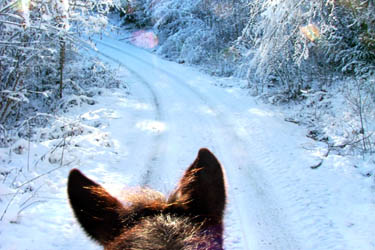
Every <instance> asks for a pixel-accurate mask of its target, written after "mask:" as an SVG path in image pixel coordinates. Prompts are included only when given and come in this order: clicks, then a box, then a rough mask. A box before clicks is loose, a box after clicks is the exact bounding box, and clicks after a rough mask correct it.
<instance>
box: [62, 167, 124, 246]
mask: <svg viewBox="0 0 375 250" xmlns="http://www.w3.org/2000/svg"><path fill="white" fill-rule="evenodd" d="M68 196H69V201H70V204H71V206H72V208H73V211H74V214H75V216H76V217H77V219H78V221H79V223H80V224H81V226H82V227H83V229H84V230H85V231H86V233H87V234H88V235H89V236H91V237H92V238H93V239H94V240H96V241H98V242H99V243H100V244H102V245H104V244H106V243H108V242H109V241H111V240H113V239H114V238H115V237H116V236H118V235H120V233H121V229H122V228H123V225H122V220H121V215H122V211H123V210H124V208H123V206H122V204H121V203H120V202H119V201H118V200H117V199H116V198H114V197H113V196H111V195H110V194H109V193H108V192H107V191H105V189H104V188H103V187H102V186H100V185H99V184H97V183H95V182H94V181H92V180H90V179H89V178H87V177H86V176H85V175H83V174H82V173H81V172H80V171H79V170H77V169H73V170H71V171H70V174H69V178H68Z"/></svg>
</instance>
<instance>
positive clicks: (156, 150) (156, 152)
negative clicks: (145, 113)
mask: <svg viewBox="0 0 375 250" xmlns="http://www.w3.org/2000/svg"><path fill="white" fill-rule="evenodd" d="M85 47H86V48H88V49H90V50H91V51H93V52H94V53H96V54H99V55H100V56H102V57H105V58H107V59H108V60H110V61H113V62H115V63H117V64H119V65H120V66H122V67H124V68H126V69H127V70H128V71H129V72H130V73H131V74H132V75H133V76H135V77H136V78H137V79H138V80H139V81H140V82H141V83H142V84H143V86H145V88H146V89H147V91H148V92H149V93H150V95H151V100H152V106H154V107H155V117H154V119H155V121H158V122H163V121H164V118H163V114H162V108H161V104H160V101H159V99H158V97H157V95H156V93H155V90H154V89H153V87H152V86H151V84H150V83H149V82H148V81H146V80H145V79H144V78H143V77H142V76H141V75H140V74H138V73H137V72H135V71H133V70H132V69H131V68H129V67H128V66H126V65H125V64H124V63H123V62H122V61H120V60H118V59H116V58H113V57H112V56H110V55H108V54H105V53H103V52H101V51H98V50H94V49H93V48H91V47H88V46H85ZM164 137H165V133H157V134H156V135H155V136H154V140H153V143H152V144H153V145H147V147H148V148H151V149H153V150H151V151H150V153H149V156H148V160H147V161H146V164H145V168H146V169H145V172H144V174H143V176H142V180H141V182H140V184H141V185H142V186H147V185H148V184H149V182H150V180H151V177H152V174H153V173H152V172H153V166H154V165H155V162H157V161H158V160H159V159H161V158H163V157H161V154H162V153H161V152H162V150H161V145H162V141H166V140H167V139H166V138H164ZM138 142H142V140H138Z"/></svg>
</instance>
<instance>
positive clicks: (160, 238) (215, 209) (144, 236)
mask: <svg viewBox="0 0 375 250" xmlns="http://www.w3.org/2000/svg"><path fill="white" fill-rule="evenodd" d="M68 195H69V200H70V204H71V206H72V208H73V211H74V213H75V216H76V217H77V219H78V221H79V223H80V224H81V226H82V227H83V229H84V230H85V231H86V233H87V234H88V235H89V236H90V237H92V238H93V239H94V240H96V241H97V242H98V243H99V244H101V245H102V246H103V247H104V249H106V250H136V249H137V250H154V249H156V250H193V249H200V250H221V249H223V246H222V245H223V214H224V208H225V202H226V192H225V182H224V174H223V169H222V167H221V165H220V163H219V161H218V160H217V159H216V157H215V156H214V155H213V154H212V153H211V152H210V151H209V150H208V149H200V150H199V153H198V156H197V158H196V159H195V161H194V162H193V163H192V164H191V165H190V167H189V168H188V169H187V170H186V172H185V174H184V175H183V177H182V179H181V180H180V182H179V184H178V186H177V188H176V190H175V191H174V192H173V193H172V194H171V195H170V196H169V197H168V198H166V197H164V196H163V195H162V194H160V193H159V192H156V191H153V190H149V189H141V190H140V191H138V192H135V193H133V194H132V195H129V197H127V200H126V201H125V202H124V203H121V202H120V201H119V200H118V199H116V198H114V197H113V196H111V195H110V194H109V193H108V192H107V191H106V190H105V189H104V188H103V187H102V186H100V185H99V184H97V183H95V182H94V181H92V180H90V179H88V178H87V177H86V176H84V175H83V174H82V173H81V172H80V171H79V170H77V169H73V170H71V172H70V175H69V180H68Z"/></svg>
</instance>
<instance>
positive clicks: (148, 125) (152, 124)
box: [135, 120, 166, 133]
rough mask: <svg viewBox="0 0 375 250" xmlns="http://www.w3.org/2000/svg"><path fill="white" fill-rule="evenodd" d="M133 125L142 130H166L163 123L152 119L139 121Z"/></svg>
mask: <svg viewBox="0 0 375 250" xmlns="http://www.w3.org/2000/svg"><path fill="white" fill-rule="evenodd" d="M135 126H136V127H137V128H138V129H140V130H142V131H148V132H151V133H161V132H163V131H165V130H166V125H165V123H163V122H160V121H153V120H146V121H141V122H138V123H137V124H136V125H135Z"/></svg>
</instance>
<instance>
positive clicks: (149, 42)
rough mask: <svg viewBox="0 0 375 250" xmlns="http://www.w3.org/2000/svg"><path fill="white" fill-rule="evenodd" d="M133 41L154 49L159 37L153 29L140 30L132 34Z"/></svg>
mask: <svg viewBox="0 0 375 250" xmlns="http://www.w3.org/2000/svg"><path fill="white" fill-rule="evenodd" d="M131 43H132V44H134V45H135V46H137V47H141V48H145V49H152V48H155V47H156V46H157V45H158V43H159V39H158V37H157V36H156V35H155V34H154V32H152V31H146V30H139V31H136V32H134V33H133V34H132V37H131Z"/></svg>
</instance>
